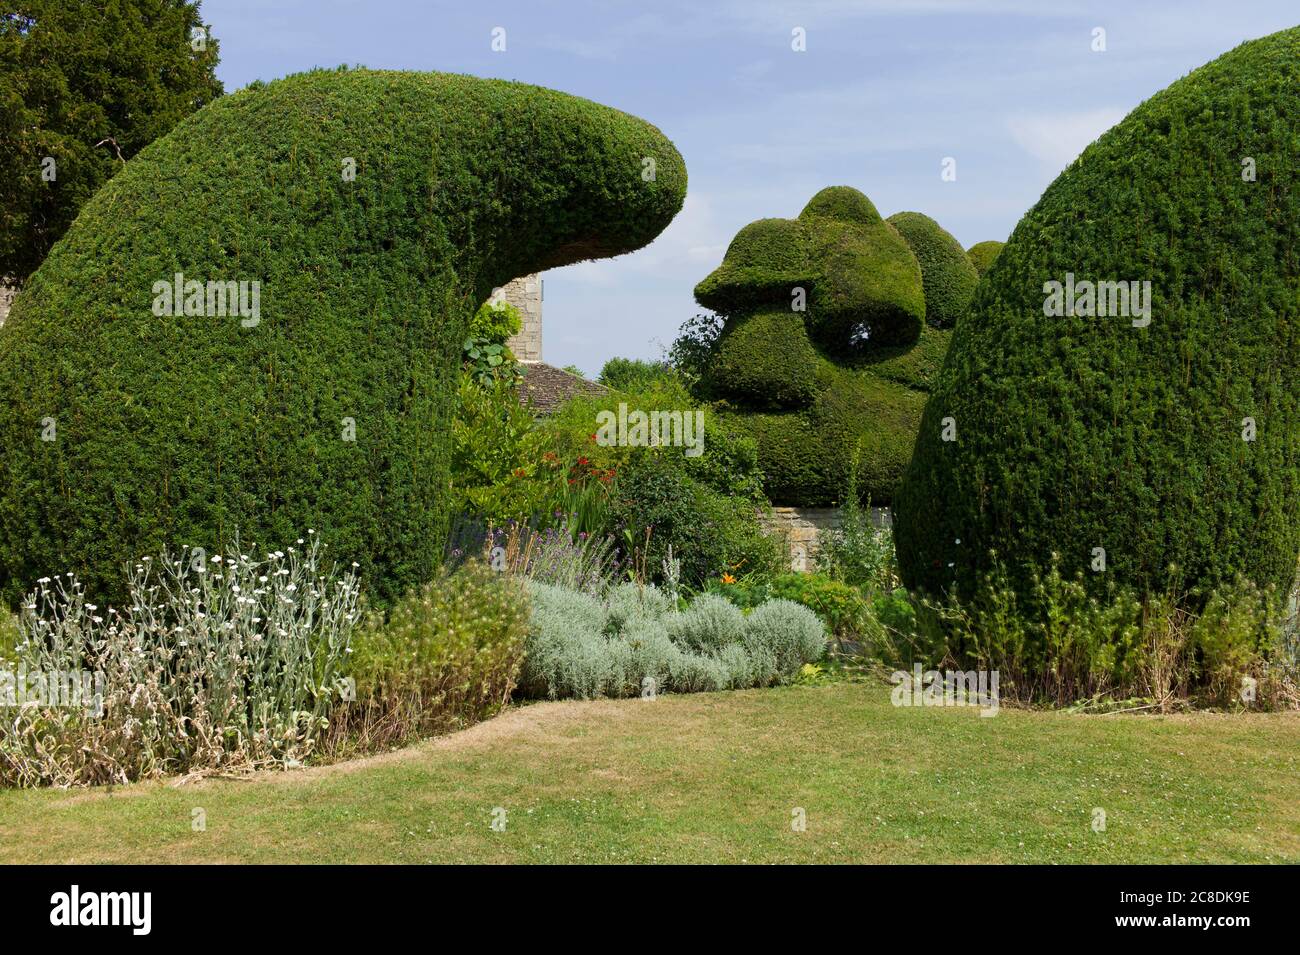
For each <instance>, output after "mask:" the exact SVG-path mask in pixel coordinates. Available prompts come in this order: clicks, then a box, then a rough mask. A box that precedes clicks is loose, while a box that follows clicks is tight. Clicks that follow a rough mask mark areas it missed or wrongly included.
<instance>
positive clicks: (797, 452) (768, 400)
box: [695, 186, 969, 505]
mask: <svg viewBox="0 0 1300 955" xmlns="http://www.w3.org/2000/svg"><path fill="white" fill-rule="evenodd" d="M945 235H946V233H945ZM954 241H955V240H954ZM957 252H958V253H959V254H961V255H962V256H963V257H964V255H965V253H963V252H962V251H961V247H960V246H958V247H957ZM967 268H969V264H968V265H967ZM922 282H923V278H922V269H921V266H920V265H919V264H918V262H917V257H916V256H915V255H914V254H913V252H912V250H911V249H910V248H909V247H908V244H907V242H906V241H905V240H904V239H903V237H902V236H900V235H899V233H898V231H897V230H896V229H895V228H894V227H893V226H891V225H890V224H889V223H888V222H886V221H885V220H883V219H882V218H881V217H880V214H879V213H878V212H877V211H876V208H875V206H873V205H872V204H871V200H869V199H868V198H867V197H866V196H865V195H863V194H862V193H861V192H859V191H858V190H856V189H852V188H850V187H848V186H834V187H831V188H828V189H823V190H822V191H821V192H819V193H818V194H817V195H816V196H814V197H813V198H812V200H811V201H810V202H809V203H808V205H807V206H806V207H805V208H804V210H803V212H801V213H800V214H799V217H798V218H797V219H760V220H759V221H757V222H754V223H751V224H750V225H747V226H745V228H743V229H741V230H740V232H739V233H737V235H736V237H735V239H733V240H732V243H731V246H730V248H728V249H727V254H726V257H725V259H724V260H723V263H722V265H721V266H719V268H718V269H717V270H716V271H714V272H713V274H711V275H710V276H708V277H707V278H706V279H704V280H703V281H702V282H700V284H699V285H698V286H696V289H695V296H696V298H697V299H698V301H699V302H700V304H702V305H704V306H706V307H708V308H712V309H713V310H715V311H717V312H718V313H720V314H722V315H724V316H725V317H726V323H725V325H724V327H723V331H722V335H721V336H720V337H719V340H718V343H717V345H716V346H715V352H714V355H713V360H712V363H711V365H710V368H709V371H708V373H707V376H706V381H705V387H706V389H707V390H708V391H709V392H710V394H711V396H712V397H713V398H715V399H717V400H718V401H719V405H720V408H721V409H722V411H723V413H724V414H725V415H726V416H728V417H729V418H732V419H733V420H735V421H736V422H737V423H738V424H739V425H740V426H741V427H742V428H743V429H744V430H745V431H747V432H748V433H749V434H751V435H752V436H753V437H754V438H755V439H756V441H757V443H758V448H759V459H760V463H761V465H762V467H763V472H764V476H765V479H766V488H767V492H768V494H769V496H770V497H771V498H772V499H773V500H774V501H777V502H778V503H781V504H789V505H827V504H832V503H835V502H837V501H838V500H840V499H841V497H842V495H843V492H844V489H845V487H846V485H847V484H848V477H849V469H850V467H851V464H852V462H853V461H854V460H855V459H856V460H857V461H858V469H859V470H858V473H857V479H858V486H859V490H860V493H861V494H862V496H863V497H869V498H870V499H871V500H872V501H874V502H875V503H877V504H887V503H888V502H889V500H890V498H891V496H892V495H893V492H894V489H895V486H896V485H897V483H898V481H899V479H900V478H901V476H902V472H903V468H904V467H905V466H906V465H907V461H908V457H909V456H910V454H911V447H912V444H913V442H914V440H915V436H916V429H917V426H918V424H919V422H920V413H921V409H922V407H923V405H924V402H925V393H926V389H927V388H928V387H929V381H930V379H931V377H932V376H934V375H935V374H937V372H938V369H939V366H940V365H941V364H942V362H943V356H944V352H945V351H946V349H947V341H948V335H949V332H947V331H945V330H943V329H940V328H935V327H933V326H930V325H928V324H927V323H926V321H925V316H926V298H925V293H924V291H923V285H922ZM858 449H860V451H861V453H860V454H856V453H855V451H856V450H858Z"/></svg>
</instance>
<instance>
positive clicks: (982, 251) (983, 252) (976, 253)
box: [966, 239, 1006, 277]
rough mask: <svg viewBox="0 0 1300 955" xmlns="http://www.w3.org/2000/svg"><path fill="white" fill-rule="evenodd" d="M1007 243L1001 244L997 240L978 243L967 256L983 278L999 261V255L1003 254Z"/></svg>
mask: <svg viewBox="0 0 1300 955" xmlns="http://www.w3.org/2000/svg"><path fill="white" fill-rule="evenodd" d="M1004 245H1006V243H1005V242H999V241H997V240H996V239H988V240H986V241H984V242H976V243H975V244H974V245H972V246H971V247H970V248H969V249H967V250H966V254H967V255H968V256H969V257H970V262H971V265H973V266H975V271H976V272H978V273H979V274H980V276H981V277H982V276H983V275H984V273H985V272H987V271H988V270H989V269H990V268H991V267H992V266H993V263H994V262H996V261H997V258H998V255H999V254H1000V253H1001V252H1002V247H1003V246H1004Z"/></svg>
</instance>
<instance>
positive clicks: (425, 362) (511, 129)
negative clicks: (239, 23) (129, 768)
mask: <svg viewBox="0 0 1300 955" xmlns="http://www.w3.org/2000/svg"><path fill="white" fill-rule="evenodd" d="M645 157H651V158H653V159H654V160H655V175H654V177H653V179H652V180H650V179H649V177H643V175H642V172H643V169H645V168H646V167H645V166H644V165H643V161H642V160H643V158H645ZM348 158H352V159H354V160H355V162H356V176H355V181H351V182H349V181H345V180H344V176H343V175H342V170H343V168H344V165H343V164H344V161H345V160H346V159H348ZM685 189H686V171H685V167H684V165H683V163H682V160H681V157H680V156H679V155H678V154H677V152H676V150H675V149H674V148H673V146H672V144H671V143H670V142H669V141H668V140H667V139H666V138H665V137H664V136H663V135H662V134H661V133H660V132H659V131H658V130H657V129H655V128H654V127H653V126H651V125H649V124H648V123H645V122H643V121H641V120H639V119H636V118H634V117H632V116H628V115H626V114H624V113H621V112H619V111H617V110H613V109H609V108H607V107H603V106H600V105H597V104H595V103H592V102H589V101H586V100H582V99H579V98H577V97H573V96H568V95H565V94H562V93H557V92H554V91H551V90H545V89H541V88H539V87H533V86H527V85H523V84H519V83H510V82H504V81H497V80H481V79H476V78H473V77H467V76H455V75H450V74H438V73H423V74H422V73H406V72H387V71H371V70H355V71H313V72H310V73H305V74H301V75H297V76H292V77H289V78H287V79H283V80H279V81H277V82H274V83H271V84H268V85H261V84H255V85H254V86H253V87H250V88H248V89H246V90H244V91H242V92H239V93H237V94H235V95H232V96H228V97H225V98H223V99H220V100H218V101H216V102H215V103H213V104H211V105H209V106H208V107H206V108H204V109H202V110H200V111H199V112H198V113H196V114H194V115H193V116H191V117H190V118H188V119H187V120H185V121H183V122H182V123H181V124H179V125H178V126H177V127H176V128H175V129H174V130H173V131H172V132H171V133H170V134H168V135H167V136H165V137H163V138H162V139H160V140H158V141H157V142H155V143H154V144H152V145H151V146H149V147H148V148H147V149H145V150H144V151H143V152H141V154H140V155H139V156H138V157H137V158H136V159H134V160H133V161H132V162H130V163H129V164H128V165H127V166H126V168H125V169H123V170H122V172H121V173H119V174H118V175H117V176H116V177H114V179H113V180H112V181H111V182H110V183H109V184H108V185H107V186H106V187H105V188H104V189H103V190H101V191H100V192H99V193H98V194H97V195H96V196H95V198H94V199H92V200H91V201H90V202H89V203H88V204H87V205H86V207H85V208H84V210H83V211H82V213H81V215H80V217H79V218H78V219H77V221H76V222H75V223H74V224H73V226H72V228H71V229H70V230H69V231H68V233H67V235H66V237H65V238H64V239H63V240H62V242H60V243H59V244H58V245H57V246H56V247H55V248H54V250H53V252H52V253H51V255H50V256H49V258H48V259H47V260H46V261H45V263H44V264H43V265H42V267H41V268H40V269H39V270H38V271H37V272H36V273H35V274H34V275H33V276H32V278H31V280H30V281H29V283H28V284H27V286H26V287H25V289H24V291H23V293H22V294H21V295H20V296H19V298H18V300H17V302H16V303H15V305H14V309H13V312H12V313H11V315H10V316H9V320H8V322H7V323H6V324H5V326H4V328H3V329H2V330H0V446H2V447H3V448H4V454H3V456H2V457H0V587H2V588H3V592H4V594H5V596H6V597H8V598H9V599H11V600H12V599H13V598H15V597H16V596H17V595H18V594H19V593H20V592H21V591H23V590H24V589H25V588H27V587H29V586H30V585H31V583H32V582H33V580H34V579H35V578H37V577H39V576H42V575H46V574H53V573H57V572H60V571H64V570H75V571H77V572H78V574H79V575H82V576H83V577H84V579H86V581H87V582H88V584H89V585H90V587H91V590H92V592H95V593H103V594H105V595H106V596H110V597H112V596H117V595H120V590H121V584H120V578H121V566H122V565H123V564H124V563H125V562H127V561H130V560H134V559H136V558H137V557H139V556H140V555H142V554H149V553H156V552H157V551H158V550H159V548H161V547H162V546H164V545H172V546H177V545H196V546H201V547H205V548H207V549H208V551H209V552H216V551H217V550H218V549H219V548H224V547H225V545H226V543H227V542H228V541H230V540H232V539H233V537H234V536H235V535H236V534H237V533H238V534H239V535H240V537H241V539H242V540H243V541H244V542H246V543H248V542H252V541H256V542H258V543H260V544H263V545H272V546H279V547H282V546H284V545H285V544H287V543H292V541H293V540H294V539H295V538H296V537H297V536H298V535H299V534H301V533H303V532H304V531H305V530H306V529H307V528H309V527H313V528H315V529H316V530H317V532H318V533H320V534H321V535H322V537H323V538H324V539H325V540H326V541H327V542H328V543H329V544H330V545H331V546H332V547H333V551H332V552H333V553H334V554H335V555H336V556H337V557H338V558H340V559H342V560H345V561H351V560H356V561H357V562H359V563H360V565H361V566H360V571H361V573H362V574H363V575H364V577H365V578H366V580H367V581H368V583H370V584H371V586H372V590H373V591H374V592H375V593H376V595H377V596H379V597H380V598H383V597H385V596H388V595H391V594H392V593H394V592H395V591H397V590H400V589H402V588H404V587H406V586H408V585H412V584H418V583H422V582H424V581H426V580H428V579H430V578H431V577H432V574H433V571H434V569H435V566H436V564H437V562H438V560H439V557H440V554H441V549H442V546H443V533H444V528H445V524H446V520H447V514H446V509H447V501H448V492H447V481H448V456H449V451H448V437H447V435H448V432H449V424H450V415H451V411H452V405H453V402H454V400H455V395H456V384H457V372H456V369H457V363H458V358H459V349H460V346H461V343H462V339H463V336H464V332H465V329H466V327H467V323H468V321H469V319H470V316H471V315H472V313H473V311H474V309H475V307H476V306H477V305H478V304H479V303H481V302H482V301H484V300H485V299H486V298H487V297H488V296H489V294H490V293H491V291H492V289H493V288H494V287H496V286H500V285H503V284H505V283H506V282H507V281H509V280H510V279H511V278H514V277H516V276H519V275H524V274H527V273H530V272H535V271H538V270H541V269H547V268H553V267H556V266H560V265H564V264H567V263H571V262H576V261H579V260H582V259H589V258H596V257H601V256H609V255H617V254H620V253H623V252H628V251H631V250H633V249H636V248H639V247H640V246H643V245H645V244H646V243H647V242H649V241H650V240H651V239H653V238H654V237H655V236H656V235H657V234H658V233H659V232H660V231H661V230H662V229H663V228H664V227H665V226H666V225H667V224H668V222H669V221H670V220H671V219H672V217H673V216H674V215H675V214H676V212H677V211H678V210H679V209H680V207H681V204H682V200H683V197H684V193H685ZM176 272H182V273H184V276H185V278H186V279H195V280H198V281H200V282H207V281H209V280H221V281H225V280H258V281H260V282H261V312H260V322H258V323H257V324H256V325H255V326H254V327H245V326H244V324H243V323H242V322H241V319H240V317H238V316H233V317H231V316H228V317H224V318H222V317H212V318H204V317H199V316H194V317H162V318H160V317H156V316H155V315H154V314H153V312H152V309H151V306H152V304H153V301H154V292H153V284H154V283H155V282H156V281H159V280H163V281H170V280H171V279H172V276H173V274H174V273H176ZM344 418H350V419H352V420H353V421H354V422H355V429H356V430H355V438H356V439H355V441H345V440H343V434H344V428H345V423H344V421H343V419H344ZM43 419H52V420H53V421H54V422H55V424H56V429H57V437H56V439H55V440H54V441H42V440H41V432H42V420H43Z"/></svg>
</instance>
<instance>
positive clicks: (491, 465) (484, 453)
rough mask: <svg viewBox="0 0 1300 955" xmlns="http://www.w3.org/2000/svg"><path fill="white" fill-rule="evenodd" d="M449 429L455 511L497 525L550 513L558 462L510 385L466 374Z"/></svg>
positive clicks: (502, 381)
mask: <svg viewBox="0 0 1300 955" xmlns="http://www.w3.org/2000/svg"><path fill="white" fill-rule="evenodd" d="M459 403H460V404H459V410H458V411H457V413H456V417H455V418H454V419H453V421H452V429H451V490H452V499H453V501H454V508H455V510H456V512H457V513H460V514H466V515H470V516H473V517H477V518H481V519H483V520H485V521H488V522H491V523H493V524H497V525H503V524H505V523H507V522H508V521H511V520H516V521H519V520H528V519H529V518H530V517H531V516H532V515H534V514H537V513H540V512H546V511H548V510H549V509H550V507H551V503H552V499H553V497H554V495H555V493H556V490H557V484H558V481H559V466H558V461H556V460H555V459H554V456H551V457H550V458H548V457H547V456H546V452H545V450H544V446H545V438H544V436H543V435H542V434H541V433H540V432H538V431H537V429H536V427H535V425H534V421H533V418H532V415H530V414H529V413H528V410H527V409H526V408H524V407H522V406H521V405H520V404H519V397H518V393H517V391H516V390H515V387H514V385H513V383H512V382H510V381H509V380H507V379H505V378H494V379H491V380H489V381H488V382H487V383H486V384H483V383H481V382H480V381H479V380H478V379H476V378H474V377H472V376H470V375H462V376H461V381H460V391H459Z"/></svg>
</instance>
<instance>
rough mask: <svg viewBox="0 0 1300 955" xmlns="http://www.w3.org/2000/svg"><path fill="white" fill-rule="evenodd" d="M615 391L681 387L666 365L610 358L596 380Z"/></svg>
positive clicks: (631, 359)
mask: <svg viewBox="0 0 1300 955" xmlns="http://www.w3.org/2000/svg"><path fill="white" fill-rule="evenodd" d="M597 380H598V381H599V382H600V383H601V384H602V385H606V386H607V387H610V388H613V389H614V390H615V391H631V392H638V391H644V390H646V389H649V388H654V387H655V386H657V385H661V384H663V385H666V386H667V387H670V388H672V387H681V386H682V385H681V382H680V380H679V379H678V378H677V372H676V371H674V370H673V369H672V368H671V367H669V366H668V365H665V364H662V363H660V362H656V361H642V360H641V359H639V358H611V359H609V360H608V361H607V362H605V364H604V366H602V367H601V369H600V376H599V378H598V379H597Z"/></svg>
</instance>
